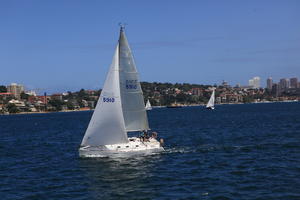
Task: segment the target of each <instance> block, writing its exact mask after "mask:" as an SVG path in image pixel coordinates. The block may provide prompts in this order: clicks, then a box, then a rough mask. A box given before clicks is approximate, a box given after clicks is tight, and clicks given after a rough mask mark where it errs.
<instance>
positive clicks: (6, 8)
mask: <svg viewBox="0 0 300 200" xmlns="http://www.w3.org/2000/svg"><path fill="white" fill-rule="evenodd" d="M299 11H300V1H297V0H295V1H291V0H285V1H284V0H282V1H276V0H270V1H267V0H258V1H255V0H253V1H239V0H236V1H232V0H228V1H221V0H219V1H213V0H212V1H198V0H195V1H192V0H189V1H183V0H182V1H176V0H172V1H171V0H170V1H168V0H164V1H162V0H153V1H146V0H136V1H135V0H127V1H125V0H123V1H121V0H119V1H100V0H99V1H92V0H90V1H76V0H72V1H71V0H70V1H64V0H51V1H50V0H49V1H31V0H27V1H18V0H7V1H3V0H0V69H1V73H0V80H1V81H0V84H4V85H7V84H10V83H11V82H17V83H21V84H24V85H25V86H27V88H29V89H36V88H39V89H40V91H49V92H62V91H66V90H71V91H75V90H78V89H80V88H85V89H98V88H101V87H102V84H103V82H104V78H105V75H106V72H107V70H108V67H109V65H110V63H111V60H112V56H113V52H114V48H115V45H116V43H117V39H118V34H119V27H118V23H119V22H126V23H127V24H128V25H127V27H126V34H127V38H128V40H129V43H130V45H131V48H132V50H133V54H134V57H135V61H136V64H137V68H138V70H139V73H140V77H141V80H142V81H150V82H152V81H159V82H173V83H175V82H189V83H199V84H215V83H217V84H220V83H221V81H222V80H227V81H228V82H229V83H230V84H231V85H235V84H236V83H240V84H242V85H246V84H247V82H248V79H250V78H252V77H253V76H260V77H261V79H262V84H263V85H265V79H266V78H267V77H269V76H272V77H273V79H274V80H275V81H278V80H279V78H282V77H287V78H289V77H298V78H300V56H299V55H300V46H299V45H300V12H299Z"/></svg>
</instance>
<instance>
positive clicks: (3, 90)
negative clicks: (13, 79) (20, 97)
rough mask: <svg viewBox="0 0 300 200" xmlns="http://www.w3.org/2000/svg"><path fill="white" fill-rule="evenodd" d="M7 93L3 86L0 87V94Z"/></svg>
mask: <svg viewBox="0 0 300 200" xmlns="http://www.w3.org/2000/svg"><path fill="white" fill-rule="evenodd" d="M2 92H7V88H6V87H5V86H4V85H0V93H2Z"/></svg>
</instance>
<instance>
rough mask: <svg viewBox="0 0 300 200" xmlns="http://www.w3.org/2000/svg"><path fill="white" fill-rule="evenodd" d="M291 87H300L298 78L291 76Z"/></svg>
mask: <svg viewBox="0 0 300 200" xmlns="http://www.w3.org/2000/svg"><path fill="white" fill-rule="evenodd" d="M290 87H291V88H298V78H291V79H290Z"/></svg>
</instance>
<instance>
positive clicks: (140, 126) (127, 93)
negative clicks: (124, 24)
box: [119, 28, 149, 131]
mask: <svg viewBox="0 0 300 200" xmlns="http://www.w3.org/2000/svg"><path fill="white" fill-rule="evenodd" d="M119 48H120V50H119V54H120V55H119V58H120V60H119V62H120V63H119V67H120V90H121V99H122V108H123V115H124V121H125V127H126V131H143V130H149V125H148V118H147V113H146V110H145V104H144V98H143V92H142V89H141V84H140V80H139V76H138V72H137V70H136V67H135V63H134V60H133V56H132V53H131V50H130V47H129V45H128V41H127V39H126V36H125V33H124V30H123V28H121V32H120V38H119Z"/></svg>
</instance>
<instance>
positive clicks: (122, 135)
mask: <svg viewBox="0 0 300 200" xmlns="http://www.w3.org/2000/svg"><path fill="white" fill-rule="evenodd" d="M127 142H128V139H127V133H126V130H125V122H124V118H123V111H122V105H121V95H120V84H119V45H117V48H116V51H115V55H114V58H113V61H112V64H111V66H110V69H109V72H108V74H107V77H106V80H105V83H104V86H103V90H102V92H101V95H100V97H99V100H98V103H97V106H96V108H95V111H94V113H93V116H92V119H91V121H90V123H89V126H88V128H87V130H86V132H85V135H84V137H83V140H82V143H81V145H82V146H87V145H89V146H98V145H107V144H118V143H127Z"/></svg>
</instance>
